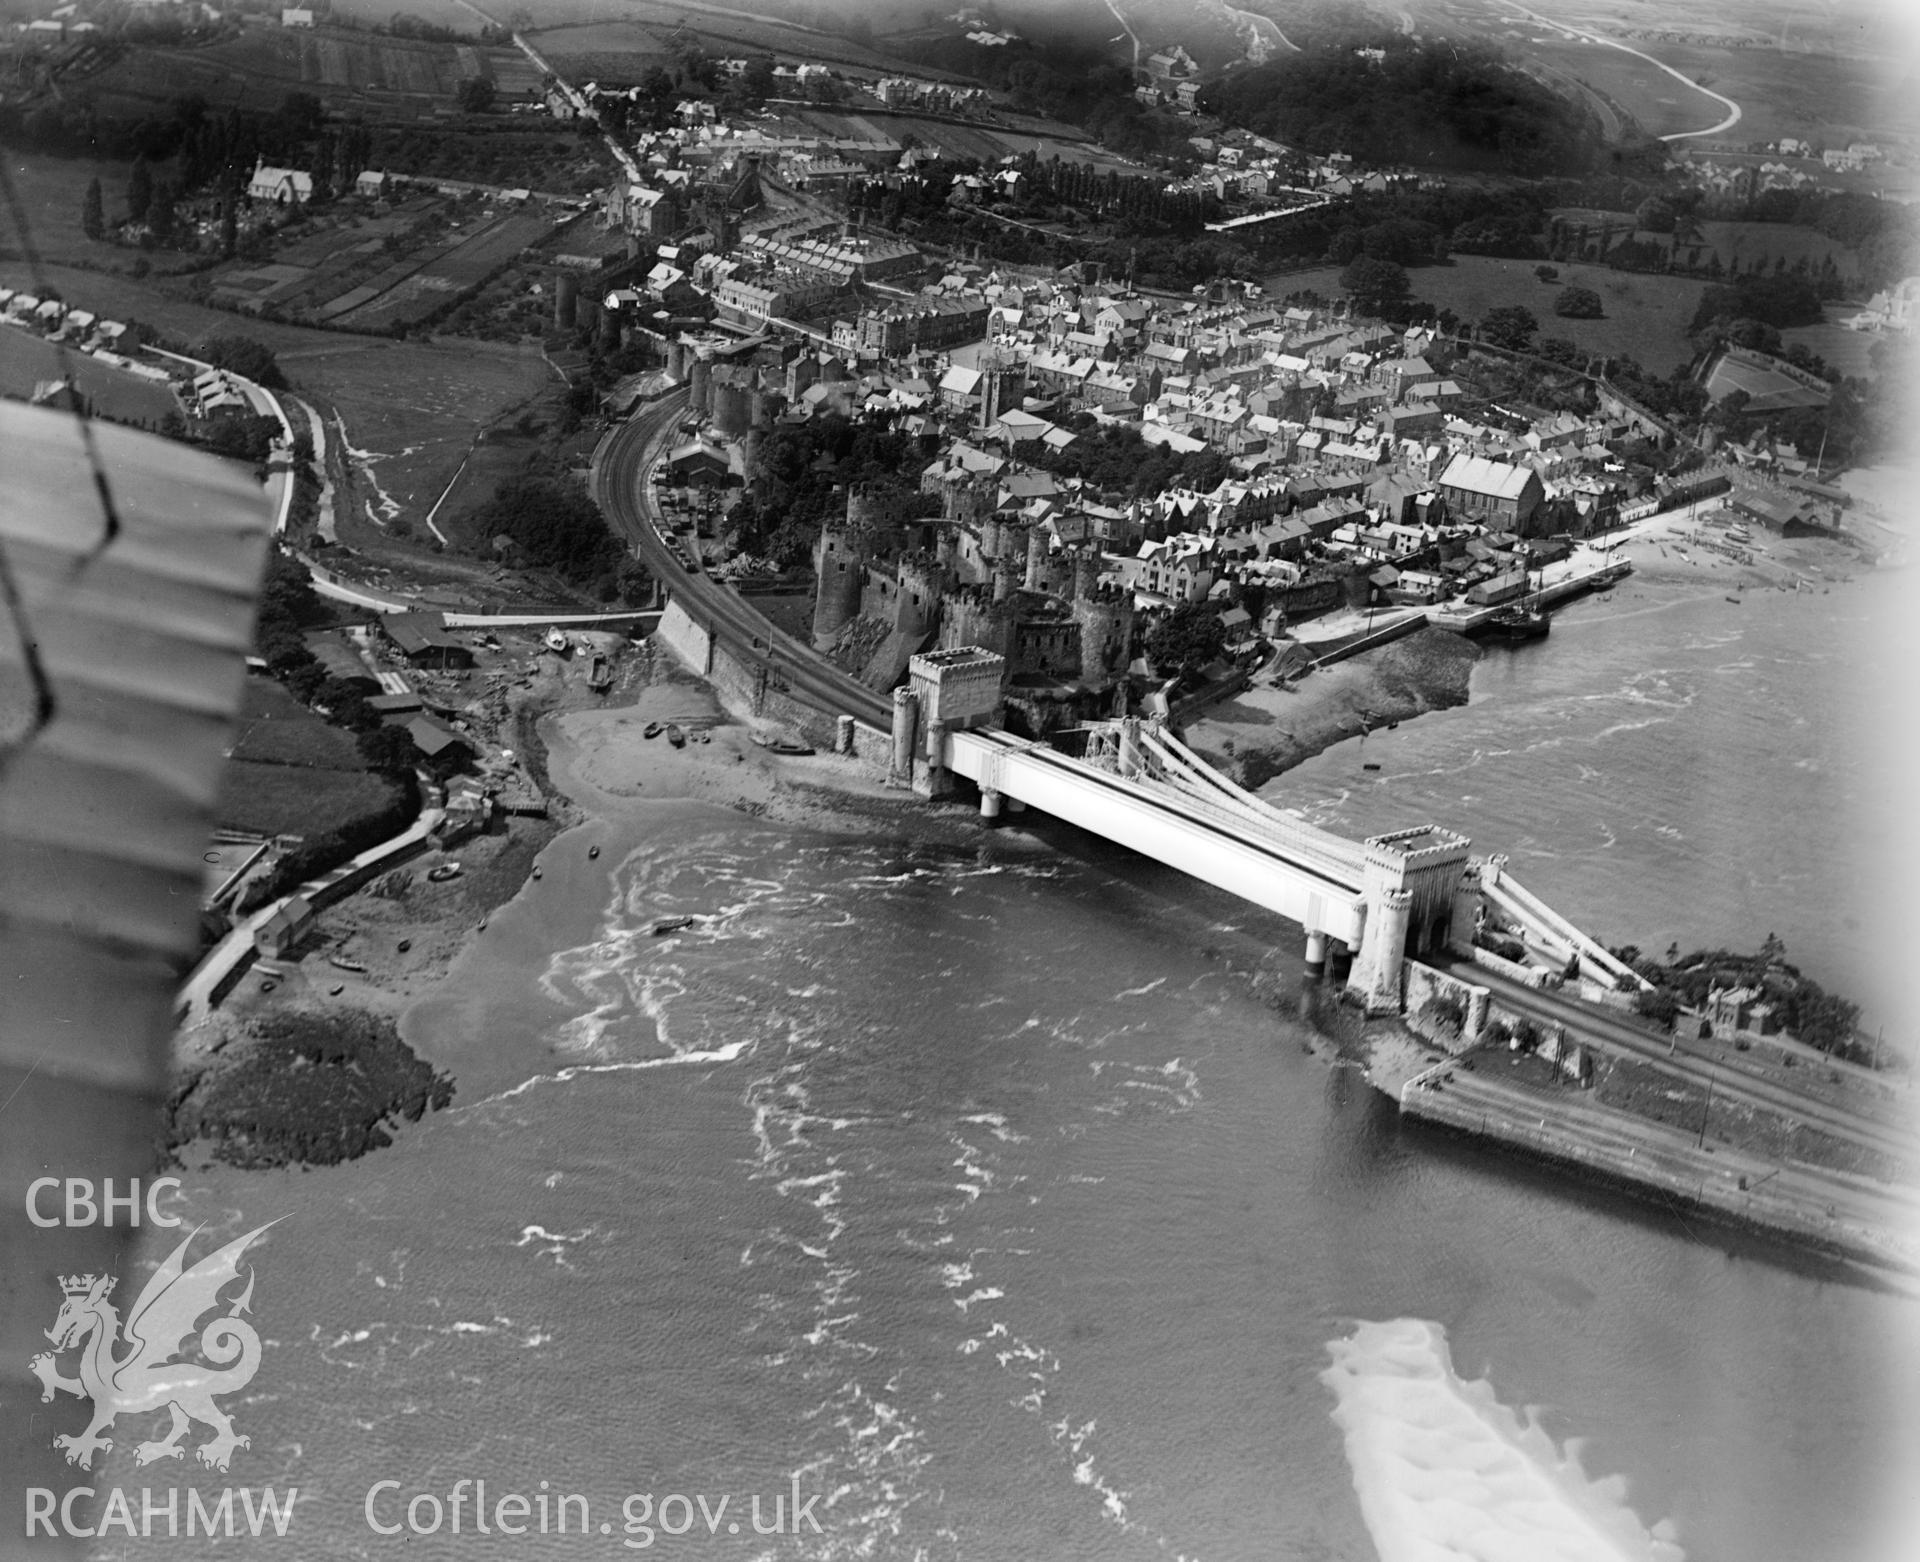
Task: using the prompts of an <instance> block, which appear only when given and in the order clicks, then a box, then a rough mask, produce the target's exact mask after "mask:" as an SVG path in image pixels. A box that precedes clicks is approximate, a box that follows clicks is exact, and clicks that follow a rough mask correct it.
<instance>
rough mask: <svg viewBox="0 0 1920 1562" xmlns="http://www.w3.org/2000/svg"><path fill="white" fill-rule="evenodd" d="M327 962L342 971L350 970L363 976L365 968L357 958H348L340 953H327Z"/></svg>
mask: <svg viewBox="0 0 1920 1562" xmlns="http://www.w3.org/2000/svg"><path fill="white" fill-rule="evenodd" d="M327 964H328V965H331V966H335V967H337V968H338V969H340V970H342V971H352V972H354V973H356V974H357V975H361V976H364V975H365V974H366V970H367V968H366V967H365V966H364V965H362V964H361V963H360V962H359V961H358V960H348V959H346V958H344V957H343V956H341V955H328V956H327Z"/></svg>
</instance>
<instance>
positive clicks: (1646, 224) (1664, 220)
mask: <svg viewBox="0 0 1920 1562" xmlns="http://www.w3.org/2000/svg"><path fill="white" fill-rule="evenodd" d="M1677 216H1678V213H1677V212H1675V210H1674V206H1673V202H1672V201H1670V200H1668V199H1667V198H1666V197H1665V196H1664V195H1649V196H1648V197H1647V198H1646V199H1645V200H1644V201H1642V202H1641V203H1640V204H1639V206H1638V207H1636V208H1635V210H1634V213H1633V220H1634V224H1635V226H1636V227H1639V228H1643V229H1645V230H1646V231H1647V232H1648V233H1671V232H1673V225H1674V220H1675V218H1676V217H1677Z"/></svg>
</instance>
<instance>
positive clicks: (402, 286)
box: [318, 212, 553, 331]
mask: <svg viewBox="0 0 1920 1562" xmlns="http://www.w3.org/2000/svg"><path fill="white" fill-rule="evenodd" d="M552 229H553V224H552V222H551V221H550V220H549V219H548V218H547V217H545V216H544V215H542V214H540V213H539V212H506V213H501V214H498V215H494V216H490V217H482V218H480V219H479V220H477V221H476V222H475V223H473V224H472V225H470V226H469V227H467V228H466V229H464V230H455V232H454V233H453V234H452V235H451V236H450V239H449V242H447V243H445V244H443V245H441V246H440V247H439V248H438V249H437V250H435V249H425V250H417V251H415V252H414V253H413V254H412V255H409V256H407V257H405V258H404V259H402V260H401V261H400V262H398V263H397V264H396V265H395V266H393V267H390V268H388V269H387V270H386V271H383V272H381V273H380V274H378V275H377V276H374V277H373V278H371V279H370V280H369V281H367V282H366V283H365V284H364V285H363V286H361V287H356V288H354V289H353V290H352V291H351V292H347V293H343V294H339V295H336V296H335V298H334V299H333V301H332V302H331V303H330V304H327V305H324V306H322V307H321V308H320V309H319V311H318V318H320V319H324V320H328V321H331V322H333V323H335V324H338V325H341V326H345V327H347V328H349V329H353V330H368V331H378V330H384V329H386V328H388V327H391V326H395V325H408V324H411V323H412V322H414V321H416V320H419V319H422V318H424V317H425V316H427V315H429V314H431V313H432V312H433V311H435V310H437V309H439V308H441V307H443V306H444V305H445V304H446V303H447V302H448V301H449V300H451V299H454V298H457V297H459V296H460V295H461V294H463V293H467V292H470V291H472V290H473V289H474V288H476V287H478V286H479V285H480V284H481V283H482V282H484V281H486V280H487V278H488V277H489V276H491V275H492V274H493V273H494V272H495V271H497V270H498V269H499V268H500V267H502V266H504V265H506V264H507V263H508V262H509V261H511V260H512V259H514V257H515V256H517V255H519V254H520V252H521V251H522V250H525V249H530V248H531V247H532V246H534V245H536V244H538V243H539V242H540V241H541V240H542V239H544V238H546V236H547V235H548V234H549V233H550V232H551V231H552ZM362 294H364V295H365V297H364V298H362V297H361V296H360V295H362ZM350 301H351V302H350ZM342 304H346V305H347V307H345V308H341V307H340V305H342Z"/></svg>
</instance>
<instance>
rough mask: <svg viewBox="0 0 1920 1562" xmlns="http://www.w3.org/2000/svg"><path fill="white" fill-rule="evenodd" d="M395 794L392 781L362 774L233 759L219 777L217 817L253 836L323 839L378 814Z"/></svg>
mask: <svg viewBox="0 0 1920 1562" xmlns="http://www.w3.org/2000/svg"><path fill="white" fill-rule="evenodd" d="M398 795H399V788H398V787H397V786H396V785H395V784H394V783H393V782H391V781H389V780H387V779H386V778H385V777H383V776H376V775H372V774H370V773H368V772H367V771H364V770H361V771H348V770H306V769H302V768H301V767H300V766H298V765H263V764H259V763H256V762H255V761H253V760H246V759H234V760H229V761H228V762H227V768H226V770H225V771H224V772H223V774H222V776H221V781H220V803H219V807H218V809H217V810H216V817H217V818H218V819H219V821H220V823H221V825H222V826H224V827H225V828H226V829H229V830H245V831H249V832H251V833H253V834H257V835H299V836H315V835H324V834H326V833H327V832H328V831H330V830H338V829H340V828H341V827H342V826H344V825H349V824H352V823H353V822H354V821H355V820H357V819H364V818H365V817H366V816H367V815H368V814H375V813H379V812H380V811H381V810H382V809H384V808H386V807H388V806H389V804H390V803H391V802H392V801H393V799H394V798H395V797H397V796H398Z"/></svg>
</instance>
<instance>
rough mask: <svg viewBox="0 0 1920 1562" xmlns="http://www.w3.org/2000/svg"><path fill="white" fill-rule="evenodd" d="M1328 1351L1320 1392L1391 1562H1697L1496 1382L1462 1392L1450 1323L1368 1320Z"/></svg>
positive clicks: (1363, 1506) (1370, 1523) (1618, 1482)
mask: <svg viewBox="0 0 1920 1562" xmlns="http://www.w3.org/2000/svg"><path fill="white" fill-rule="evenodd" d="M1327 1350H1328V1353H1329V1354H1330V1355H1331V1356H1332V1357H1333V1365H1332V1366H1331V1367H1329V1368H1328V1369H1327V1370H1326V1371H1325V1372H1323V1373H1321V1375H1320V1381H1321V1382H1323V1383H1325V1384H1326V1385H1327V1387H1328V1388H1330V1389H1332V1390H1333V1393H1334V1397H1335V1399H1336V1401H1337V1404H1336V1405H1335V1407H1334V1411H1333V1420H1334V1423H1335V1424H1336V1425H1337V1426H1338V1427H1339V1428H1340V1430H1341V1431H1342V1432H1343V1433H1345V1435H1346V1445H1347V1462H1348V1463H1349V1464H1350V1465H1351V1466H1352V1469H1353V1485H1354V1490H1355V1491H1356V1492H1357V1493H1358V1494H1359V1498H1360V1513H1361V1517H1362V1518H1363V1519H1364V1520H1365V1521H1366V1526H1367V1531H1368V1533H1369V1534H1370V1535H1371V1536H1372V1537H1373V1544H1374V1549H1375V1550H1376V1551H1378V1552H1379V1554H1380V1562H1684V1559H1685V1555H1686V1554H1685V1552H1684V1551H1682V1550H1681V1548H1680V1547H1679V1545H1677V1544H1676V1543H1675V1541H1674V1538H1673V1534H1672V1530H1671V1526H1669V1525H1668V1524H1666V1523H1665V1522H1662V1523H1660V1524H1658V1525H1656V1526H1654V1528H1653V1529H1652V1530H1651V1531H1649V1530H1648V1529H1646V1528H1645V1527H1644V1526H1643V1525H1642V1524H1641V1522H1640V1519H1639V1517H1638V1516H1637V1515H1636V1514H1635V1513H1634V1511H1633V1510H1632V1509H1631V1508H1630V1507H1628V1506H1627V1502H1626V1483H1625V1481H1623V1480H1622V1479H1620V1478H1619V1477H1618V1476H1610V1477H1607V1478H1605V1479H1602V1480H1597V1481H1596V1480H1590V1479H1589V1478H1588V1477H1587V1475H1586V1473H1585V1472H1584V1471H1583V1470H1581V1468H1580V1465H1579V1461H1578V1460H1577V1459H1576V1458H1575V1456H1574V1453H1573V1451H1572V1449H1571V1448H1568V1449H1566V1450H1562V1449H1559V1448H1557V1447H1555V1446H1554V1442H1553V1439H1552V1438H1551V1437H1549V1436H1548V1435H1547V1434H1546V1433H1545V1432H1544V1431H1542V1430H1541V1429H1540V1427H1539V1426H1538V1425H1536V1424H1534V1422H1533V1421H1532V1419H1531V1418H1530V1417H1522V1416H1520V1415H1516V1414H1515V1413H1514V1412H1513V1411H1511V1410H1509V1409H1507V1408H1506V1407H1505V1406H1504V1405H1502V1404H1501V1403H1500V1402H1499V1401H1498V1400H1497V1399H1496V1398H1495V1397H1494V1393H1493V1389H1492V1386H1491V1385H1490V1384H1487V1383H1484V1382H1478V1383H1469V1382H1463V1381H1462V1380H1461V1379H1460V1378H1459V1377H1458V1376H1457V1375H1456V1374H1455V1373H1454V1370H1453V1362H1452V1360H1451V1358H1450V1357H1449V1355H1448V1352H1447V1341H1446V1331H1445V1330H1444V1329H1442V1328H1441V1327H1440V1325H1438V1324H1437V1323H1429V1322H1426V1321H1425V1320H1423V1319H1419V1318H1395V1319H1393V1320H1391V1321H1389V1322H1386V1323H1361V1324H1360V1325H1358V1326H1357V1327H1356V1328H1355V1330H1354V1332H1353V1334H1352V1335H1351V1336H1350V1337H1348V1338H1345V1339H1338V1340H1334V1341H1332V1342H1330V1343H1329V1344H1328V1346H1327Z"/></svg>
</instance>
